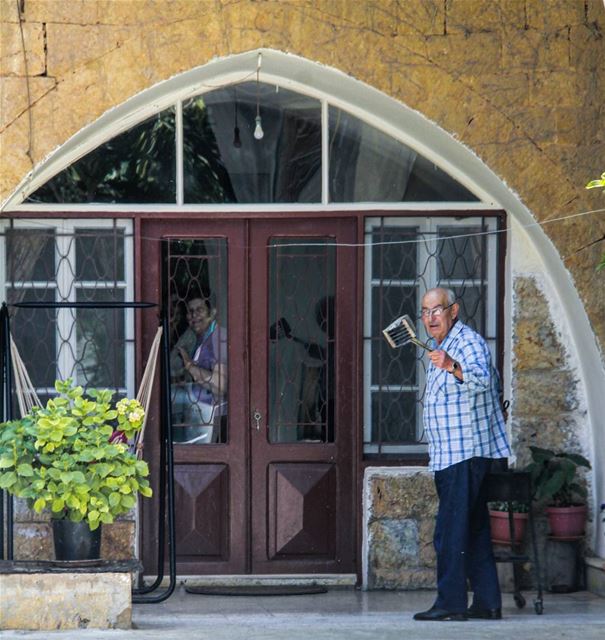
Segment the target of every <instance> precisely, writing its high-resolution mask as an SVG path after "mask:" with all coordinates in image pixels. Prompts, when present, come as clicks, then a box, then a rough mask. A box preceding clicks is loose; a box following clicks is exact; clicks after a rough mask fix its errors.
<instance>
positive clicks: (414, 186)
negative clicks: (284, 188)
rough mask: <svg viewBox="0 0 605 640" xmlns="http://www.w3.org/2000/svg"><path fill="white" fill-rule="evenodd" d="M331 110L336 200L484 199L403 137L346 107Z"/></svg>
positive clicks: (332, 189) (332, 178)
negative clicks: (392, 135)
mask: <svg viewBox="0 0 605 640" xmlns="http://www.w3.org/2000/svg"><path fill="white" fill-rule="evenodd" d="M329 114H330V115H329V149H330V156H329V158H330V160H329V164H330V178H329V199H330V202H418V201H433V202H439V201H441V202H443V201H463V202H475V201H477V200H478V198H477V197H476V196H474V195H473V194H472V193H471V192H470V191H468V189H466V188H465V187H463V186H462V185H460V184H459V183H457V182H456V181H455V180H454V179H453V178H451V177H450V176H449V175H447V174H446V173H445V172H444V171H442V170H441V169H439V168H438V167H437V166H436V165H434V164H433V163H432V162H429V161H428V160H427V159H426V158H423V157H422V156H419V155H418V154H417V153H416V152H415V151H414V150H412V149H411V148H410V147H408V146H406V145H404V144H403V143H401V142H399V141H398V140H394V139H393V138H391V137H390V136H388V135H387V134H385V133H382V132H381V131H379V130H378V129H376V128H375V127H372V126H370V125H369V124H366V123H365V122H363V121H362V120H359V119H358V118H356V117H354V116H352V115H350V114H348V113H347V112H346V111H343V110H342V109H338V108H336V107H330V108H329Z"/></svg>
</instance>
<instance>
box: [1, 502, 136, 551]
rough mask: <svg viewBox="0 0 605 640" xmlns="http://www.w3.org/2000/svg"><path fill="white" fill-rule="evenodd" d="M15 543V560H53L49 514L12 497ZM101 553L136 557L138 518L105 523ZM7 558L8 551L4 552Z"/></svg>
mask: <svg viewBox="0 0 605 640" xmlns="http://www.w3.org/2000/svg"><path fill="white" fill-rule="evenodd" d="M13 513H14V523H15V525H14V528H13V536H14V540H13V547H14V559H15V560H54V558H55V551H54V547H53V535H52V526H51V523H50V514H48V513H46V512H44V513H42V514H37V513H35V512H34V511H30V510H29V509H28V508H27V505H26V503H25V501H24V500H20V499H15V500H13ZM102 527H103V530H102V534H101V557H102V558H104V559H105V560H126V559H129V558H134V557H135V553H134V545H135V521H134V519H133V518H132V517H126V516H124V517H121V518H119V519H118V520H116V522H114V523H113V524H104V525H102ZM4 557H5V558H6V555H5V556H4Z"/></svg>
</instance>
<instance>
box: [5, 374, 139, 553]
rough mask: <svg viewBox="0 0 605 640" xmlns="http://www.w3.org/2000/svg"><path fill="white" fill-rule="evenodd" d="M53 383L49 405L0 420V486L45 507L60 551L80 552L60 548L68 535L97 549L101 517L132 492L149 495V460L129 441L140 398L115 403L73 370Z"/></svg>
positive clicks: (124, 505) (110, 516)
mask: <svg viewBox="0 0 605 640" xmlns="http://www.w3.org/2000/svg"><path fill="white" fill-rule="evenodd" d="M55 389H56V390H57V392H58V394H59V395H58V396H57V397H55V398H53V399H51V400H49V401H48V402H47V404H46V407H44V408H42V407H34V408H33V409H32V411H31V413H29V414H27V415H25V416H23V417H22V418H21V419H19V420H12V421H9V422H5V423H3V424H0V489H5V490H6V491H8V492H9V493H11V494H12V495H14V496H16V497H19V498H24V499H26V500H27V503H28V505H29V506H30V508H33V509H34V511H36V512H37V513H40V512H41V511H42V510H43V509H48V510H50V512H51V518H52V524H53V534H54V542H55V553H56V555H57V559H63V560H73V559H82V558H78V557H74V556H77V555H78V553H77V551H75V550H73V549H72V550H70V549H67V550H65V551H63V548H62V546H61V543H62V542H63V541H65V539H66V538H69V536H72V537H73V540H74V543H75V544H79V546H80V550H81V551H82V553H88V555H89V557H99V547H100V531H101V524H102V523H106V524H108V523H111V522H113V521H114V520H115V518H116V517H117V516H119V515H121V514H124V513H127V512H128V511H130V510H131V509H132V508H133V507H134V506H135V505H136V502H137V494H139V493H140V494H141V495H142V496H151V487H150V486H149V481H148V479H147V476H148V474H149V469H148V466H147V463H146V462H144V461H142V460H138V459H137V457H136V455H135V454H134V453H133V452H131V451H130V449H129V446H128V440H130V439H131V438H132V437H133V436H134V434H135V433H136V432H137V431H139V430H140V428H141V425H142V423H143V418H144V415H145V414H144V410H143V408H142V406H141V405H140V403H139V402H138V401H137V400H130V399H127V398H124V399H122V400H120V401H118V402H117V403H113V402H112V400H113V393H112V392H111V391H109V390H106V389H105V390H90V391H88V392H87V394H84V392H83V390H82V387H79V386H74V384H73V381H72V379H71V378H70V379H68V380H66V381H64V382H62V381H57V382H56V383H55ZM91 532H92V533H93V535H94V538H93V539H92V540H90V539H89V538H88V537H87V536H88V535H89V534H90V533H91ZM91 547H92V548H91ZM61 556H64V557H61ZM65 556H67V557H65Z"/></svg>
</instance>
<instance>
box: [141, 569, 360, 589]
mask: <svg viewBox="0 0 605 640" xmlns="http://www.w3.org/2000/svg"><path fill="white" fill-rule="evenodd" d="M154 581H155V576H145V578H144V579H143V582H144V584H152V583H153V582H154ZM164 583H165V584H164ZM167 584H168V578H164V580H162V586H165V585H167ZM177 584H179V585H185V586H189V587H237V586H300V587H302V586H311V585H317V586H323V587H328V588H333V589H351V588H354V587H355V585H356V584H357V575H356V574H354V573H312V574H311V573H300V574H287V575H286V574H283V575H282V574H274V575H265V574H263V575H258V574H256V575H248V574H242V575H228V576H225V575H204V576H183V575H179V576H177Z"/></svg>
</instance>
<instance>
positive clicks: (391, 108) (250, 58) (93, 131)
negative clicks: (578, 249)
mask: <svg viewBox="0 0 605 640" xmlns="http://www.w3.org/2000/svg"><path fill="white" fill-rule="evenodd" d="M256 55H257V52H253V53H249V54H242V55H241V56H234V57H232V58H228V59H225V60H218V61H215V62H213V63H211V64H209V65H206V66H205V67H203V68H202V69H196V70H194V71H192V72H189V73H187V74H182V76H179V77H178V78H175V79H173V80H171V81H169V82H168V83H165V84H164V85H162V86H161V87H154V88H153V89H152V90H150V91H149V92H145V94H141V95H140V96H137V98H136V99H133V101H132V102H131V103H128V104H127V105H123V108H119V109H116V110H115V111H114V112H113V113H112V114H111V116H108V117H107V118H102V119H100V120H99V121H98V122H97V123H95V125H93V126H92V127H90V128H89V130H87V131H85V132H82V135H80V134H78V136H76V137H75V138H74V139H73V140H72V141H70V142H69V143H68V144H66V145H65V148H64V149H62V152H63V157H62V158H61V157H60V156H61V154H57V155H56V156H55V157H54V158H52V159H51V161H50V162H49V163H48V164H47V165H46V166H45V169H44V171H45V172H46V175H45V176H44V175H43V174H44V171H43V172H40V174H38V175H36V176H35V177H34V179H33V180H32V182H31V185H32V186H31V189H29V190H28V192H29V193H31V192H33V191H34V190H35V189H34V186H36V185H37V186H41V185H42V184H43V183H44V182H46V181H47V179H48V178H49V177H50V175H51V174H54V173H55V172H56V171H55V169H56V167H57V166H58V165H57V164H55V165H54V166H55V169H52V166H53V163H56V162H59V161H60V164H61V166H62V167H64V166H65V165H66V164H68V163H69V162H71V161H72V160H74V159H75V158H76V157H81V156H82V155H83V154H84V153H85V152H86V150H90V149H92V148H93V147H94V146H96V144H98V142H100V141H104V140H107V139H108V138H109V137H111V136H110V135H109V132H111V135H114V134H115V133H119V132H120V131H123V130H125V129H127V128H128V127H129V126H131V124H132V122H133V121H134V120H136V121H137V122H138V121H139V120H140V117H141V114H142V113H143V112H144V111H145V110H147V111H148V112H149V111H151V110H153V111H156V110H157V109H158V108H159V107H164V106H166V105H168V104H171V103H172V102H174V100H175V97H178V99H179V100H180V99H186V98H188V97H191V96H193V95H195V94H197V93H198V92H199V90H200V86H202V85H204V83H205V82H209V81H210V80H212V81H213V84H214V85H216V83H217V82H219V83H222V82H231V81H235V80H236V79H238V78H239V79H241V78H242V77H243V76H244V73H246V74H249V71H250V66H251V63H252V64H253V65H254V64H255V62H256ZM263 56H264V58H263V74H264V75H263V76H262V77H263V80H264V81H272V80H276V81H279V82H278V84H280V86H284V87H289V88H292V89H299V88H304V91H305V93H306V94H308V95H315V96H319V95H321V96H330V98H331V100H332V102H333V104H334V105H340V106H343V107H344V106H346V108H347V110H348V112H349V113H351V114H354V115H358V116H360V117H362V116H363V117H364V118H366V119H367V120H368V121H371V122H372V123H373V124H374V125H376V127H377V128H379V129H380V131H381V132H383V133H386V134H388V135H390V136H391V137H393V138H394V139H397V140H398V141H400V142H401V141H405V142H408V143H409V144H410V145H411V146H412V147H413V148H414V149H415V150H416V151H418V152H420V153H422V154H424V155H425V157H426V158H428V159H432V160H435V161H437V163H438V164H439V166H440V167H441V168H442V169H444V170H445V172H446V173H447V174H449V175H451V176H453V177H454V178H455V179H456V180H457V182H458V183H460V184H461V185H463V186H465V187H469V188H471V189H472V190H473V192H474V193H475V194H476V195H477V196H478V197H479V198H480V199H481V200H483V204H482V205H480V206H481V207H483V208H484V209H489V208H493V209H497V208H499V206H503V207H505V208H506V209H507V210H508V211H510V212H512V214H513V216H515V217H516V218H517V219H518V220H520V221H521V223H524V222H530V221H531V216H530V215H529V213H528V212H527V211H526V210H525V209H524V208H523V207H522V206H521V205H520V204H519V202H518V200H517V199H516V198H514V196H513V195H512V194H511V193H510V192H509V191H508V190H507V189H506V188H505V186H504V185H503V184H502V183H501V182H500V181H499V180H498V179H497V178H496V177H495V176H494V175H493V174H491V173H490V172H489V170H488V169H487V168H486V167H484V166H483V165H482V164H481V162H480V161H479V160H478V159H477V158H476V157H475V156H473V155H472V154H471V153H470V152H469V151H468V150H466V149H463V148H462V147H461V146H460V145H458V144H457V143H456V141H454V140H453V139H451V138H450V137H449V136H447V135H446V134H445V133H444V132H442V131H440V130H438V129H437V128H436V127H435V126H434V125H432V124H431V123H428V122H426V121H425V120H424V119H423V118H422V117H420V116H419V115H418V114H415V113H412V112H411V111H409V110H407V109H406V108H405V107H403V106H402V105H400V104H398V103H395V102H394V101H393V100H391V99H389V98H388V97H386V96H384V95H383V94H378V93H377V92H375V91H374V90H372V89H371V88H369V87H367V86H364V85H362V84H361V83H357V82H355V81H354V80H352V79H350V78H346V77H345V76H343V75H342V74H339V73H338V72H335V71H334V70H331V69H326V68H325V67H320V66H318V65H314V64H313V63H310V62H308V61H304V60H301V59H299V58H295V57H293V56H287V55H284V54H281V53H278V52H269V51H265V52H263ZM310 72H312V77H313V82H312V83H311V82H310V81H309V80H308V78H309V77H310V76H309V73H310ZM150 105H153V107H151V106H150ZM322 108H327V106H326V107H322ZM135 114H136V117H135ZM369 114H371V115H369ZM327 121H328V119H327V118H326V122H327ZM328 139H329V138H328ZM322 152H323V151H322ZM324 153H327V152H324ZM329 177H330V174H329V172H328V171H327V169H325V170H324V169H322V174H321V182H322V191H321V193H322V199H321V201H320V202H319V203H316V204H315V205H311V206H309V208H308V209H306V208H305V209H303V210H302V211H303V214H304V215H303V218H306V217H307V213H309V212H314V213H318V212H321V213H322V215H323V214H328V215H335V214H336V213H337V212H342V211H343V210H346V209H347V208H349V207H350V202H348V201H347V202H344V203H342V202H341V203H338V202H333V201H330V200H329V198H328V197H325V198H324V195H323V194H328V193H329V189H328V188H327V186H328V182H329ZM174 179H175V184H177V183H178V182H179V180H183V176H179V175H178V172H176V173H175V177H174ZM175 192H176V193H177V194H178V193H183V194H184V193H185V192H186V191H185V189H182V188H179V187H178V186H176V187H175ZM379 202H380V203H381V204H380V208H381V209H383V210H385V209H386V210H388V211H393V210H395V207H396V209H397V214H399V213H400V212H401V211H402V210H403V207H402V206H401V203H400V202H397V203H396V204H393V203H390V204H389V205H388V206H385V205H384V203H383V200H379ZM355 204H356V206H357V207H359V206H366V205H360V203H358V202H357V203H355ZM33 206H35V205H32V208H33ZM120 206H123V205H120ZM154 206H155V213H156V214H157V213H158V212H159V213H160V214H161V215H165V214H166V212H169V213H175V214H178V215H179V216H180V217H182V218H186V219H187V220H190V219H192V218H195V219H201V218H204V219H206V218H208V217H210V218H212V217H213V216H217V217H218V216H220V215H221V214H220V212H218V211H216V210H213V209H212V207H213V206H214V205H208V206H205V205H203V204H200V203H191V202H189V203H188V202H187V201H186V200H185V198H184V196H183V197H182V198H181V200H180V201H179V199H178V195H177V200H176V202H175V203H174V204H172V203H171V204H166V203H164V204H163V205H162V206H161V208H158V207H157V205H150V207H149V210H147V211H146V210H145V206H136V207H134V208H135V209H136V210H137V211H138V212H139V213H141V216H143V214H144V216H145V217H151V216H152V215H153V213H154V212H153V207H154ZM279 206H280V205H273V204H269V205H267V206H264V207H263V209H264V212H265V213H272V214H275V216H276V217H277V218H279V210H278V209H279ZM374 206H376V205H374ZM27 207H28V205H26V207H25V208H27ZM464 207H465V209H469V207H468V206H467V205H464ZM473 207H478V205H477V204H475V205H473V206H472V207H470V209H473ZM111 208H112V207H111V205H109V206H108V207H107V209H108V210H111ZM235 208H236V209H237V206H236V207H235ZM411 208H412V209H415V210H418V209H421V210H422V209H423V206H422V205H416V206H415V207H411ZM424 208H425V209H426V206H425V207H424ZM283 209H284V210H286V209H287V210H288V213H289V214H290V215H291V214H292V211H293V208H292V207H291V205H288V206H287V207H285V208H283ZM47 210H48V208H47ZM81 210H82V211H86V208H85V207H83V208H82V209H81ZM458 210H459V209H458ZM476 210H478V209H476ZM122 211H124V209H122ZM86 215H91V214H90V213H86ZM129 215H130V213H129ZM423 215H424V214H423ZM518 232H519V233H520V234H523V235H525V233H526V232H525V231H523V230H519V231H518ZM527 233H528V234H529V235H531V236H532V242H533V245H532V248H536V247H537V248H538V250H539V251H540V252H542V253H543V255H544V256H546V258H547V262H548V263H549V266H551V267H552V268H553V269H554V271H555V272H556V271H557V270H559V271H561V265H560V261H559V259H558V257H556V256H554V254H553V252H552V251H553V250H552V247H551V246H550V245H549V243H548V242H547V241H546V240H545V236H544V234H543V233H542V232H541V231H540V230H538V229H536V228H533V229H530V230H529V231H528V232H527ZM357 240H359V235H358V236H357ZM551 259H552V260H551ZM557 287H559V290H560V291H559V293H560V297H561V299H562V300H565V301H566V303H567V304H570V305H571V306H573V304H574V303H573V301H574V300H575V301H576V302H577V304H578V305H579V301H577V294H576V293H575V291H573V288H572V287H571V285H570V283H569V282H568V280H567V279H566V278H563V279H561V280H560V281H559V284H558V285H557ZM158 296H159V293H158ZM357 304H360V301H359V300H358V301H357ZM578 317H579V318H580V323H582V322H584V320H585V314H584V313H583V312H582V313H581V314H580V316H578ZM585 328H586V327H585ZM572 333H573V334H574V335H575V336H576V337H577V338H578V344H580V342H582V341H584V339H585V338H584V336H583V334H582V330H581V329H580V328H579V325H578V322H577V321H576V322H575V323H573V324H572ZM585 335H586V336H589V335H591V334H590V331H589V330H588V331H587V332H586V334H585ZM590 357H591V356H590V353H589V355H588V358H589V359H590ZM582 366H583V367H584V363H582ZM587 366H588V365H587ZM595 370H598V367H597V368H596V369H595ZM590 384H592V383H589V384H588V388H589V389H590ZM596 402H599V400H598V398H597V397H596V395H595V394H590V393H589V413H592V411H591V409H593V408H594V407H596V404H595V403H596ZM358 445H359V443H358ZM359 448H360V447H358V449H359ZM596 450H597V451H598V450H599V448H598V447H597V448H596Z"/></svg>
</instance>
